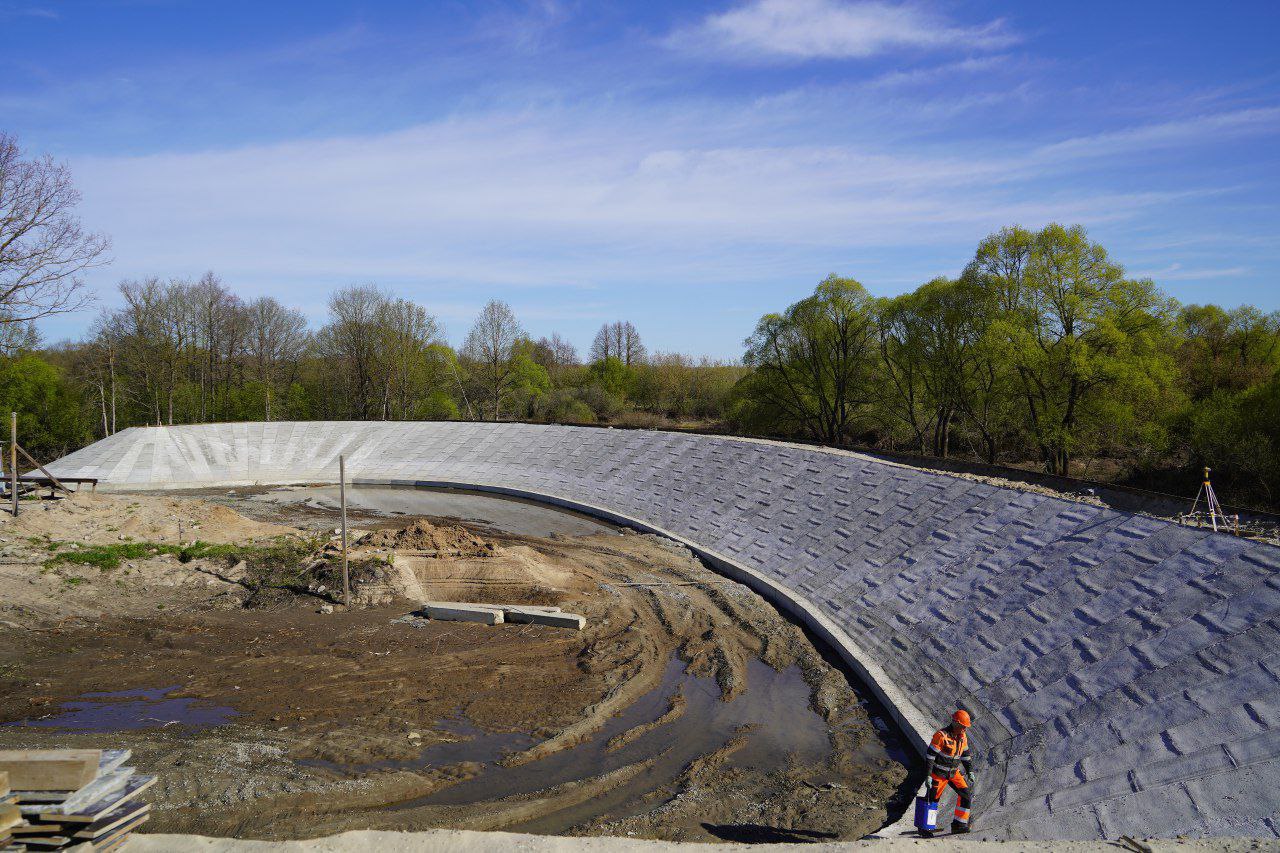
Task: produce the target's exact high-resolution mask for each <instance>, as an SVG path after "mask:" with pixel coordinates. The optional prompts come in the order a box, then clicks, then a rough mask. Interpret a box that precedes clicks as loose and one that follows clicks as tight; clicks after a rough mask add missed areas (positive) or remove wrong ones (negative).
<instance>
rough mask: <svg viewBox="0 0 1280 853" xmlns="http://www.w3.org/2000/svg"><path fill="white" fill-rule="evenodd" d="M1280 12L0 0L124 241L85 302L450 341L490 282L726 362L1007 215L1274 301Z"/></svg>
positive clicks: (52, 117) (43, 148)
mask: <svg viewBox="0 0 1280 853" xmlns="http://www.w3.org/2000/svg"><path fill="white" fill-rule="evenodd" d="M1278 39H1280V3H1275V2H1233V3H1225V4H1209V3H1198V2H1197V3H1192V2H1177V0H1162V2H1140V1H1139V0H1131V1H1130V2H1124V3H1115V2H1073V3H1069V4H1068V3H1017V2H1010V0H1003V2H997V0H974V2H941V0H938V1H937V2H928V0H921V2H909V3H902V2H896V0H876V2H855V0H722V1H721V2H711V3H692V2H617V3H607V4H606V3H588V2H569V1H568V0H533V2H499V0H481V2H427V3H410V2H381V3H373V2H364V3H361V2H329V1H328V0H309V2H306V3H301V2H272V3H248V2H237V0H223V2H218V3H211V2H181V0H100V2H93V0H79V1H78V2H55V0H0V130H3V131H6V132H9V133H13V134H16V135H17V136H18V138H19V140H20V142H21V143H22V145H23V147H24V148H25V149H26V150H27V151H28V152H29V153H50V154H52V155H54V156H55V157H57V158H59V159H61V160H64V161H66V162H67V163H69V164H70V166H71V168H72V169H73V171H74V174H75V177H76V181H77V184H78V185H79V187H80V189H81V191H82V193H83V195H84V203H83V205H82V215H83V218H84V219H85V221H86V223H87V224H88V225H89V226H90V227H91V228H93V229H94V230H99V231H102V232H105V233H106V234H108V235H110V236H111V238H112V240H113V244H114V246H113V251H112V255H113V257H114V262H113V263H112V265H111V266H110V267H108V268H106V269H104V270H99V271H97V272H95V273H94V274H93V275H92V277H91V285H92V287H93V289H94V290H95V291H96V292H97V293H99V294H100V301H99V307H103V306H106V307H110V306H112V305H114V304H115V296H114V288H115V285H116V283H117V282H118V281H119V280H120V279H123V278H140V277H144V276H150V275H154V276H159V277H161V278H172V277H198V276H199V275H201V274H202V273H203V272H204V271H206V270H210V269H212V270H214V271H215V272H216V273H217V274H218V275H219V276H220V277H221V278H222V279H223V280H224V281H225V282H226V283H227V285H228V286H229V287H231V288H232V289H233V290H235V291H236V292H237V293H239V294H241V295H242V296H246V297H252V296H256V295H259V294H269V295H272V296H275V297H276V298H278V299H280V300H281V301H282V302H284V303H285V304H288V305H291V306H294V307H297V308H300V309H302V310H303V311H305V312H306V313H307V314H308V316H310V317H311V318H312V320H313V322H315V323H317V324H318V323H320V322H323V319H324V315H325V300H326V297H327V295H328V293H329V292H331V291H332V290H335V289H337V288H339V287H341V286H343V285H347V284H351V283H365V282H375V283H378V284H380V285H382V286H384V287H386V288H387V289H388V290H390V291H392V292H394V293H395V294H397V295H400V296H405V297H408V298H412V299H414V300H416V301H418V302H420V303H422V304H423V305H425V306H426V307H427V308H428V309H429V310H431V311H432V312H433V313H435V314H436V315H438V316H439V317H440V318H441V320H442V321H443V322H444V324H445V326H446V329H447V331H448V334H449V337H450V339H451V340H452V341H453V342H455V343H457V342H459V341H460V340H461V338H462V337H463V336H464V335H465V333H466V330H467V328H468V327H469V325H470V323H471V321H472V319H473V318H474V316H475V314H476V312H477V311H478V310H479V308H480V306H481V305H482V304H483V303H484V302H485V301H487V300H488V299H490V298H501V299H505V300H507V301H508V302H510V303H511V304H512V306H513V307H514V308H515V310H516V313H517V315H518V316H519V317H520V318H521V320H522V321H523V323H524V325H525V327H526V328H527V329H528V330H529V331H530V332H531V333H532V334H534V335H535V336H538V335H543V334H550V333H551V332H552V331H559V332H561V333H562V334H564V335H565V336H566V337H568V338H569V339H570V340H572V341H574V342H575V343H576V344H577V345H578V346H579V348H580V349H585V348H586V346H587V344H589V342H590V340H591V336H592V335H593V334H594V331H595V329H596V328H597V327H598V326H599V325H600V324H601V323H603V322H607V321H611V320H615V319H629V320H631V321H632V322H634V323H635V324H636V326H637V327H638V328H639V330H640V333H641V335H642V337H643V338H644V340H645V342H646V343H647V344H648V345H649V347H650V349H660V350H679V351H682V352H688V353H693V354H695V355H700V354H708V355H712V356H716V357H721V358H735V357H737V356H739V355H740V353H741V342H742V339H743V338H744V337H745V336H746V335H748V334H749V333H750V331H751V329H752V328H753V326H754V324H755V321H756V320H757V319H758V318H759V316H760V315H761V314H763V313H765V312H767V311H774V310H780V309H782V308H784V307H785V306H786V305H788V304H790V303H791V302H794V301H795V300H797V299H799V298H801V297H803V296H804V295H805V294H807V293H809V292H811V291H812V289H813V287H814V285H815V284H816V283H817V282H818V281H820V280H821V279H822V278H823V277H824V276H826V275H827V274H828V273H831V272H837V273H839V274H841V275H846V276H851V277H854V278H857V279H858V280H859V281H861V282H862V283H863V284H865V285H866V286H867V287H868V288H869V289H870V290H871V291H872V292H873V293H876V294H879V295H892V294H896V293H901V292H903V291H905V290H909V289H912V288H913V287H915V286H917V285H918V284H920V283H922V282H924V281H927V280H929V279H930V278H933V277H935V276H938V275H955V274H957V273H958V272H959V271H960V270H961V268H962V267H963V265H964V263H965V261H966V260H967V259H968V258H969V257H970V255H971V254H972V251H973V249H974V247H975V245H976V244H977V242H978V241H979V240H980V239H981V238H982V237H983V236H985V235H986V234H988V233H990V232H992V231H994V230H996V229H998V228H1000V227H1001V226H1004V225H1010V224H1015V223H1018V224H1022V225H1026V226H1028V227H1039V226H1041V225H1043V224H1044V223H1046V222H1049V221H1061V222H1067V223H1074V222H1080V223H1083V224H1084V225H1085V226H1087V227H1088V228H1089V230H1090V233H1091V235H1092V236H1093V237H1094V238H1095V239H1097V240H1099V241H1101V242H1102V243H1103V244H1104V245H1106V246H1107V247H1108V249H1110V251H1111V252H1112V254H1113V255H1114V256H1115V258H1116V259H1117V260H1119V261H1120V262H1121V263H1123V264H1124V265H1125V266H1126V267H1127V269H1128V270H1129V271H1130V273H1131V274H1132V275H1135V276H1149V277H1151V278H1153V279H1155V281H1156V282H1157V283H1158V284H1159V285H1160V286H1161V287H1162V288H1163V289H1164V290H1165V291H1166V292H1167V293H1169V294H1170V295H1172V296H1174V297H1176V298H1178V299H1179V300H1181V301H1183V302H1210V301H1211V302H1217V303H1219V304H1223V305H1227V306H1234V305H1239V304H1243V303H1252V304H1255V305H1258V306H1260V307H1262V308H1264V309H1267V310H1276V309H1280V279H1278V277H1277V275H1276V271H1277V269H1278V268H1280V265H1278V262H1280V60H1278V59H1277V53H1278V52H1277V49H1276V44H1277V41H1278ZM93 314H94V312H93V311H88V312H82V313H80V314H76V315H70V316H66V317H61V318H56V319H52V320H49V321H46V322H45V323H44V324H43V325H42V331H43V333H44V335H45V336H46V338H47V339H49V340H57V339H61V338H76V337H79V336H80V335H81V334H82V333H83V331H84V330H85V328H86V327H87V326H88V324H89V322H90V321H91V319H92V317H93Z"/></svg>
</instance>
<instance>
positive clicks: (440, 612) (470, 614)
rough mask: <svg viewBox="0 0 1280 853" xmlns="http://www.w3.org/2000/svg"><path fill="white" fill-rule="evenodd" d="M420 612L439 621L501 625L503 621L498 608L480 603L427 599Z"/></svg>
mask: <svg viewBox="0 0 1280 853" xmlns="http://www.w3.org/2000/svg"><path fill="white" fill-rule="evenodd" d="M422 614H423V615H424V616H426V617H427V618H428V619H438V620H440V621H441V622H479V623H480V624H482V625H501V624H502V622H503V615H502V611H501V610H500V609H498V608H496V607H490V606H485V605H482V604H463V603H460V602H451V601H428V602H425V603H423V605H422Z"/></svg>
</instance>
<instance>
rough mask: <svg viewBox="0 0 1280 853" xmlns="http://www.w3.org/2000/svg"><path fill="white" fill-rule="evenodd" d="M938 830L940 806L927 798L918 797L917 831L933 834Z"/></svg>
mask: <svg viewBox="0 0 1280 853" xmlns="http://www.w3.org/2000/svg"><path fill="white" fill-rule="evenodd" d="M937 828H938V804H937V803H936V802H930V801H929V799H928V798H927V797H916V829H927V830H929V831H930V832H933V831H934V830H936V829H937Z"/></svg>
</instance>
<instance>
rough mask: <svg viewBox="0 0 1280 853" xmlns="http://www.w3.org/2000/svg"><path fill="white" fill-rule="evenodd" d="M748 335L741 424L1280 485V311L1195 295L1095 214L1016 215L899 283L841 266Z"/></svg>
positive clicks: (1058, 465)
mask: <svg viewBox="0 0 1280 853" xmlns="http://www.w3.org/2000/svg"><path fill="white" fill-rule="evenodd" d="M746 347H747V349H746V357H745V361H746V364H747V365H748V366H749V367H750V368H752V372H751V373H750V374H749V375H748V376H746V377H745V378H744V379H743V380H742V382H741V383H740V384H739V386H738V387H737V388H735V390H734V395H733V398H734V399H733V400H731V401H730V402H729V404H728V406H727V408H726V419H727V421H728V424H729V426H730V427H731V428H732V429H735V430H738V431H745V432H771V433H781V434H785V435H792V436H805V437H808V438H812V439H815V440H818V441H823V442H828V443H832V444H850V443H853V444H861V445H870V446H878V447H885V448H893V449H898V450H904V449H905V450H910V451H912V452H915V453H918V454H921V455H929V456H937V457H948V456H962V457H967V458H973V459H979V460H982V461H985V462H988V463H999V462H1015V463H1025V462H1028V461H1031V462H1034V463H1036V464H1037V465H1038V466H1039V467H1041V468H1043V470H1045V471H1047V472H1049V473H1052V474H1058V475H1076V476H1080V475H1091V476H1093V477H1094V478H1097V479H1108V480H1110V479H1115V478H1117V477H1120V478H1125V477H1127V478H1130V479H1131V480H1134V481H1136V482H1141V483H1143V484H1145V485H1167V486H1169V487H1171V488H1177V490H1178V491H1185V487H1186V486H1185V484H1186V481H1187V478H1186V476H1185V474H1186V472H1187V470H1188V469H1195V468H1198V467H1199V466H1202V465H1209V466H1212V467H1215V468H1217V469H1218V470H1219V475H1220V476H1221V477H1222V478H1225V480H1226V482H1227V483H1228V484H1229V491H1230V492H1232V493H1233V496H1234V497H1235V498H1236V499H1238V500H1247V501H1255V502H1262V503H1265V504H1268V505H1274V504H1275V502H1276V498H1277V496H1278V495H1280V429H1278V428H1277V423H1280V420H1277V416H1280V375H1278V374H1277V370H1278V368H1280V312H1273V313H1270V314H1267V313H1264V312H1262V311H1260V310H1258V309H1256V308H1252V307H1247V306H1246V307H1241V308H1235V309H1231V310H1226V309H1223V308H1220V307H1218V306H1214V305H1186V306H1184V305H1179V304H1178V303H1177V302H1176V301H1174V300H1173V299H1171V298H1169V297H1168V296H1167V295H1165V294H1164V293H1162V292H1161V291H1160V290H1159V289H1158V288H1157V287H1156V286H1155V284H1154V283H1153V282H1152V281H1150V280H1149V279H1135V278H1131V277H1129V276H1127V275H1126V273H1125V270H1124V268H1123V267H1122V266H1121V265H1120V264H1119V263H1117V262H1116V261H1114V260H1113V259H1112V258H1111V257H1110V256H1109V255H1108V253H1107V251H1106V249H1105V248H1103V247H1102V246H1101V245H1099V244H1098V243H1096V242H1093V241H1091V240H1090V239H1089V237H1088V235H1087V233H1086V232H1085V229H1084V228H1083V227H1081V226H1078V225H1077V226H1072V227H1067V226H1063V225H1057V224H1051V225H1048V226H1047V227H1045V228H1043V229H1041V230H1039V231H1032V230H1028V229H1025V228H1020V227H1011V228H1005V229H1003V230H1001V231H999V232H998V233H995V234H992V235H990V236H989V237H987V238H986V239H984V240H983V241H982V242H981V243H979V245H978V247H977V249H976V251H975V252H974V255H973V258H972V260H971V261H970V262H969V263H968V264H967V265H966V267H965V269H964V270H963V272H962V273H961V274H960V276H959V277H957V278H954V279H952V278H937V279H934V280H933V281H930V282H927V283H925V284H923V285H921V286H920V287H919V288H917V289H916V290H914V291H912V292H910V293H906V294H903V295H901V296H897V297H892V298H877V297H874V296H872V295H871V294H870V293H868V292H867V290H866V288H864V287H863V286H862V285H861V284H859V283H858V282H857V281H855V280H853V279H849V278H841V277H838V276H835V275H832V276H829V277H828V278H827V279H825V280H824V281H823V282H822V283H820V284H819V285H818V287H817V289H816V290H815V291H814V293H813V295H811V296H809V297H807V298H805V299H803V300H801V301H799V302H797V303H795V304H794V305H791V306H790V307H789V308H787V309H786V310H785V311H783V312H781V313H777V314H768V315H765V316H764V317H762V318H761V319H760V322H759V323H758V324H757V326H756V329H755V331H754V332H753V333H752V335H751V336H750V337H749V338H748V339H747V341H746ZM1178 482H1181V483H1182V485H1181V486H1177V485H1176V484H1177V483H1178Z"/></svg>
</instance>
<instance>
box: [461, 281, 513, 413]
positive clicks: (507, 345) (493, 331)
mask: <svg viewBox="0 0 1280 853" xmlns="http://www.w3.org/2000/svg"><path fill="white" fill-rule="evenodd" d="M522 337H524V330H522V329H521V328H520V323H519V322H518V321H517V320H516V315H515V313H514V312H513V311H512V310H511V306H510V305H508V304H507V303H505V302H500V301H498V300H496V299H495V300H493V301H492V302H490V303H489V304H488V305H486V306H484V308H483V309H482V310H481V311H480V316H479V317H477V318H476V324H475V325H474V326H472V327H471V331H470V333H468V334H467V342H466V344H465V345H464V346H463V348H462V352H463V355H465V356H466V357H467V358H468V359H470V360H471V361H472V362H474V363H475V366H476V371H477V373H478V374H479V375H480V378H481V381H482V382H483V383H484V386H485V391H486V392H487V394H488V396H489V397H491V398H492V403H493V419H494V420H495V421H496V420H498V419H499V417H501V415H502V397H503V395H504V393H505V392H506V391H507V385H508V384H509V382H510V380H511V373H512V358H513V351H514V349H515V346H516V343H517V342H518V341H519V340H520V339H521V338H522Z"/></svg>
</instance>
